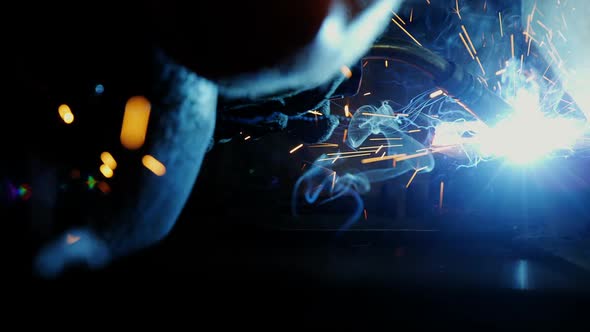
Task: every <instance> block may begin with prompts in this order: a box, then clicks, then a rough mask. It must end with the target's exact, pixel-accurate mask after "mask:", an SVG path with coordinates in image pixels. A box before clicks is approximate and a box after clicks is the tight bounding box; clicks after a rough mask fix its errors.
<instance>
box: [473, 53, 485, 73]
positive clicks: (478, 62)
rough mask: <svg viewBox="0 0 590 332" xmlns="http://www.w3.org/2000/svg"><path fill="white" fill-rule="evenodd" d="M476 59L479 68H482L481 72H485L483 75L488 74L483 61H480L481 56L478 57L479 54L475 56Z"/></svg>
mask: <svg viewBox="0 0 590 332" xmlns="http://www.w3.org/2000/svg"><path fill="white" fill-rule="evenodd" d="M475 60H477V64H478V65H479V69H481V72H482V73H483V75H484V76H485V74H486V71H485V69H483V65H482V64H481V61H479V57H478V56H476V57H475Z"/></svg>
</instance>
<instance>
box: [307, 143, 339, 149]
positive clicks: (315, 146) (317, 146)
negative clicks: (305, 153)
mask: <svg viewBox="0 0 590 332" xmlns="http://www.w3.org/2000/svg"><path fill="white" fill-rule="evenodd" d="M332 147H336V148H337V147H338V144H328V143H322V144H316V145H310V146H308V148H332Z"/></svg>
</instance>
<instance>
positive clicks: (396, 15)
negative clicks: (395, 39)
mask: <svg viewBox="0 0 590 332" xmlns="http://www.w3.org/2000/svg"><path fill="white" fill-rule="evenodd" d="M391 12H392V13H393V15H394V16H395V17H397V19H398V20H399V21H400V22H402V24H403V25H406V22H404V20H402V18H401V17H399V15H398V14H396V13H395V12H394V11H393V10H392V11H391Z"/></svg>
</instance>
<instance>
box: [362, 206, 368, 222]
mask: <svg viewBox="0 0 590 332" xmlns="http://www.w3.org/2000/svg"><path fill="white" fill-rule="evenodd" d="M363 214H364V215H365V220H367V219H368V217H367V209H363Z"/></svg>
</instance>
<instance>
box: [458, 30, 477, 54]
mask: <svg viewBox="0 0 590 332" xmlns="http://www.w3.org/2000/svg"><path fill="white" fill-rule="evenodd" d="M459 37H461V41H462V42H463V45H465V48H466V49H467V52H469V56H471V58H472V59H473V60H475V57H474V56H473V52H471V49H470V48H469V45H467V41H466V40H465V38H463V34H462V33H461V32H459Z"/></svg>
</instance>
